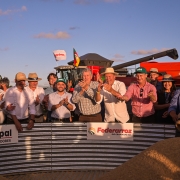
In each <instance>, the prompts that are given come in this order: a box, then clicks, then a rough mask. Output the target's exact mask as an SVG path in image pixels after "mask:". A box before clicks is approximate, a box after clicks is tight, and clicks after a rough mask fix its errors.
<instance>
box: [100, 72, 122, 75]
mask: <svg viewBox="0 0 180 180" xmlns="http://www.w3.org/2000/svg"><path fill="white" fill-rule="evenodd" d="M105 74H114V75H118V73H116V72H103V73H101V75H105Z"/></svg>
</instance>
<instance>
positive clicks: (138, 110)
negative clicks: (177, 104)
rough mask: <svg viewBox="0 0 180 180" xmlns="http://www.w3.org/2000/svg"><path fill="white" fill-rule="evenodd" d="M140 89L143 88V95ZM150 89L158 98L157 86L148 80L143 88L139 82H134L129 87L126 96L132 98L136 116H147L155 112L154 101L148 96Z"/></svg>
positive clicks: (133, 110)
mask: <svg viewBox="0 0 180 180" xmlns="http://www.w3.org/2000/svg"><path fill="white" fill-rule="evenodd" d="M140 89H143V91H142V93H141V94H142V97H140ZM150 91H152V92H153V94H154V95H155V96H156V99H157V93H156V87H155V86H154V85H152V84H150V83H148V82H146V84H145V85H144V87H143V88H140V87H139V84H138V83H134V84H132V85H130V86H129V87H128V90H127V92H126V94H125V96H126V97H127V98H128V99H130V98H131V100H132V102H131V105H132V112H133V114H134V115H135V116H138V117H147V116H150V115H152V114H154V113H155V111H154V107H153V103H154V102H152V101H150V98H149V97H148V93H149V92H150Z"/></svg>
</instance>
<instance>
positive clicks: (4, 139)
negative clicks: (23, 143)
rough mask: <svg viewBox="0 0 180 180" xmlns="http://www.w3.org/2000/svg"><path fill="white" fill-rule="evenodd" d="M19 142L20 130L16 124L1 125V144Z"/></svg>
mask: <svg viewBox="0 0 180 180" xmlns="http://www.w3.org/2000/svg"><path fill="white" fill-rule="evenodd" d="M10 143H18V131H17V129H16V127H15V125H2V126H0V144H10Z"/></svg>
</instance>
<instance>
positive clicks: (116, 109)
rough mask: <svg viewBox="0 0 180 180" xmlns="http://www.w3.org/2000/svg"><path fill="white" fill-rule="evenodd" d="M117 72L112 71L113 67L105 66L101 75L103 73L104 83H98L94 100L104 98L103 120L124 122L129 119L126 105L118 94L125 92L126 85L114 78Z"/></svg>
mask: <svg viewBox="0 0 180 180" xmlns="http://www.w3.org/2000/svg"><path fill="white" fill-rule="evenodd" d="M117 74H118V73H116V72H114V69H113V68H111V67H110V68H106V70H105V72H103V73H101V75H105V81H106V82H105V83H104V84H102V83H99V86H98V89H97V91H96V101H97V102H99V101H102V98H103V100H104V105H105V118H104V121H105V122H115V120H116V121H118V122H121V123H126V122H127V121H128V120H129V115H128V112H127V106H126V103H125V101H121V100H119V99H118V95H120V94H122V95H124V94H125V93H126V86H125V84H124V83H123V82H120V81H117V80H115V78H116V75H117Z"/></svg>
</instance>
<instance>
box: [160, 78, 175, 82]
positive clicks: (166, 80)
mask: <svg viewBox="0 0 180 180" xmlns="http://www.w3.org/2000/svg"><path fill="white" fill-rule="evenodd" d="M168 81H172V82H174V81H175V80H174V79H165V80H163V79H162V80H161V82H168Z"/></svg>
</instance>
